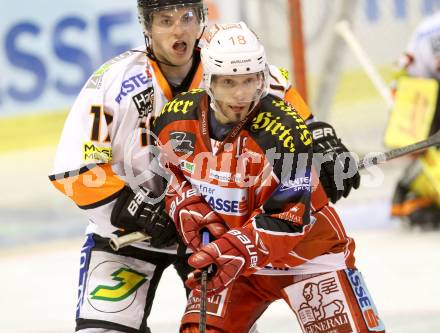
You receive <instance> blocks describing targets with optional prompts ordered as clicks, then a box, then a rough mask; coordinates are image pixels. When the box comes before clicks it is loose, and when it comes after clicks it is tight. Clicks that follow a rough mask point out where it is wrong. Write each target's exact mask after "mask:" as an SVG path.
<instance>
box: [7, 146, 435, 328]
mask: <svg viewBox="0 0 440 333" xmlns="http://www.w3.org/2000/svg"><path fill="white" fill-rule="evenodd" d="M52 155H53V148H51V149H49V148H48V149H42V150H38V151H32V152H28V153H26V152H25V153H23V152H21V153H10V154H3V155H0V165H1V171H2V172H1V174H2V175H3V176H2V179H1V183H2V190H3V191H2V192H3V193H7V194H8V195H6V196H2V198H0V217H1V218H0V265H1V267H2V274H1V275H0V284H1V285H2V286H3V288H2V295H1V297H0V332H8V333H65V332H66V333H67V332H73V329H74V320H73V316H74V310H75V303H76V286H77V274H78V267H79V250H80V248H81V245H82V237H81V234H82V231H83V229H84V227H85V221H84V218H83V217H82V216H81V215H80V213H79V212H78V210H77V209H76V208H75V207H74V205H73V204H71V203H70V202H68V200H66V199H64V198H63V197H62V195H61V194H59V193H57V192H56V191H55V190H53V189H52V188H51V185H50V184H49V182H48V180H47V178H46V175H47V173H49V172H50V164H51V161H52ZM11 161H13V162H12V163H11ZM29 161H36V162H35V163H33V164H32V165H31V167H30V166H29ZM6 162H8V163H6ZM403 164H404V162H392V163H390V164H388V165H387V166H385V167H383V170H384V173H383V181H382V180H380V176H379V178H378V176H375V177H372V176H371V174H370V173H368V172H366V173H364V177H363V180H362V181H363V185H362V188H361V189H360V190H357V191H355V192H354V193H353V194H352V195H351V196H350V198H349V199H344V200H342V201H341V202H340V203H338V205H337V209H338V211H339V212H340V213H341V216H342V219H343V221H344V223H345V224H346V227H347V230H348V233H349V234H350V235H351V236H352V237H354V238H355V240H356V243H357V266H358V268H359V269H360V270H361V271H362V273H363V275H364V277H365V279H366V282H367V285H368V287H369V290H370V292H371V294H372V296H373V298H374V300H375V303H376V306H377V308H378V310H379V312H380V314H381V316H382V319H383V320H384V322H385V325H386V327H387V332H392V333H409V332H417V333H428V332H429V333H437V332H440V282H439V281H440V260H439V258H440V231H431V232H422V231H420V230H407V229H405V228H402V226H401V225H400V223H399V222H398V221H390V220H389V218H388V211H389V197H390V195H391V192H392V186H393V184H394V182H395V179H396V178H397V177H398V176H399V174H400V172H401V169H402V165H403ZM373 183H376V184H373ZM372 185H374V186H372ZM184 305H185V297H184V292H183V289H182V288H181V285H180V282H179V281H178V278H177V275H176V274H175V272H174V271H173V269H172V268H171V269H168V270H167V271H166V272H165V275H164V277H163V280H162V282H161V284H160V286H159V289H158V293H157V299H156V302H155V305H154V307H153V310H152V314H151V316H150V321H149V323H150V326H151V328H152V331H153V332H156V333H157V332H161V333H168V332H177V329H178V321H179V317H180V315H181V314H182V311H183V308H184ZM258 327H259V332H260V333H263V332H277V333H278V332H280V333H284V332H290V333H293V332H300V330H299V327H298V325H297V324H296V320H295V318H294V315H293V314H292V313H291V312H290V310H289V308H288V307H287V305H285V304H284V303H282V302H277V303H274V304H273V305H271V306H270V308H269V310H268V311H267V312H266V313H265V314H264V315H263V316H262V318H261V319H260V320H259V321H258Z"/></svg>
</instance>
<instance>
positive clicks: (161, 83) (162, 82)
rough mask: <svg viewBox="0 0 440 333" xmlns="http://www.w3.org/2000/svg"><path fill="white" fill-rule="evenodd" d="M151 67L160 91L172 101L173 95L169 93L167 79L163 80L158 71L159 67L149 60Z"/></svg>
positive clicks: (160, 72)
mask: <svg viewBox="0 0 440 333" xmlns="http://www.w3.org/2000/svg"><path fill="white" fill-rule="evenodd" d="M150 63H151V66H152V67H153V70H154V75H155V76H156V79H157V83H158V84H159V87H160V88H161V89H162V91H163V93H164V95H165V97H166V98H167V99H168V100H169V101H170V100H172V99H173V93H172V91H171V87H170V85H169V84H168V81H167V79H165V76H163V74H162V71H161V70H160V67H159V65H158V64H157V63H156V62H155V61H153V60H151V59H150Z"/></svg>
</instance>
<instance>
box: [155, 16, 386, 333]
mask: <svg viewBox="0 0 440 333" xmlns="http://www.w3.org/2000/svg"><path fill="white" fill-rule="evenodd" d="M201 58H202V64H203V69H204V82H205V87H206V91H205V90H202V89H195V90H192V91H189V92H186V93H183V94H181V95H178V96H177V97H176V98H175V99H173V100H172V101H171V102H169V103H167V104H166V105H165V107H164V108H163V110H162V112H161V114H160V116H159V117H157V118H156V119H155V121H154V123H153V125H154V126H153V132H154V134H155V135H156V140H157V144H158V146H159V147H160V150H161V152H162V154H161V155H162V156H161V163H162V164H163V165H164V166H166V167H167V168H168V170H169V171H170V172H171V173H172V180H171V182H170V185H169V188H168V192H167V196H166V210H167V212H168V213H169V215H170V216H171V218H172V219H173V220H174V222H175V224H176V227H177V229H178V231H179V233H180V235H181V237H182V239H183V240H184V242H185V243H186V244H187V245H188V246H189V247H190V248H191V249H192V250H193V251H195V253H194V254H193V255H192V256H191V257H190V259H189V263H190V264H191V265H192V266H193V267H194V268H196V270H195V271H194V272H193V273H192V274H190V277H189V279H188V281H187V285H189V286H190V287H191V288H192V289H193V291H192V294H191V295H190V297H189V299H188V303H187V307H186V311H185V314H184V316H183V318H182V322H181V332H184V333H189V332H198V322H199V307H200V305H199V304H200V302H199V301H200V284H199V283H200V282H199V277H200V270H202V269H206V268H207V267H208V266H210V265H213V266H214V270H213V272H212V273H211V274H210V277H209V280H208V295H209V298H208V306H207V311H208V312H207V332H210V333H214V332H217V333H220V332H221V333H224V332H228V333H233V332H234V333H236V332H240V333H245V332H248V331H249V329H250V328H251V326H252V325H253V324H254V323H255V321H256V320H257V319H258V318H259V317H260V316H261V314H262V313H263V312H264V311H265V310H266V309H267V307H268V306H269V305H270V304H271V303H272V302H273V301H275V300H278V299H284V300H285V301H286V302H287V303H288V304H289V306H290V307H291V308H292V310H293V311H294V313H295V314H296V316H297V318H298V321H299V323H300V325H301V327H302V330H303V332H321V331H322V332H324V331H326V332H330V331H332V332H384V330H385V329H384V326H383V323H382V321H381V320H380V319H379V316H378V312H377V310H376V308H375V306H374V303H373V299H372V298H371V296H370V294H369V292H368V289H367V287H366V285H365V282H364V280H363V278H362V275H361V273H360V272H359V271H358V270H357V269H356V267H355V258H354V249H355V245H354V241H353V239H351V238H350V237H348V236H347V234H346V232H345V230H344V227H343V225H342V223H341V221H340V219H339V217H338V214H337V213H336V211H335V210H334V208H332V207H331V206H329V205H328V198H327V196H326V195H325V192H324V190H323V188H322V186H321V184H320V183H319V180H318V177H317V176H316V174H315V169H314V167H312V157H313V144H314V143H313V142H312V133H311V132H310V130H309V128H308V126H307V125H306V124H305V122H304V120H303V119H302V118H301V117H300V115H299V114H300V113H301V112H303V111H304V110H301V109H302V108H303V107H304V104H303V103H293V104H292V103H287V102H285V101H283V100H282V99H280V98H279V97H277V96H274V95H272V94H268V82H269V76H270V74H269V72H268V66H267V63H266V56H265V52H264V48H263V46H262V45H261V44H260V42H259V41H258V39H257V37H256V36H255V34H254V33H253V32H251V31H250V30H249V29H248V27H247V26H246V25H245V24H244V23H243V22H240V23H233V24H223V25H215V26H214V27H213V28H212V29H211V31H210V32H209V34H208V35H207V37H206V45H205V46H204V47H203V48H202V51H201ZM318 140H319V138H318ZM352 167H354V168H356V166H355V165H352ZM222 225H223V226H224V231H222V230H221V229H222ZM205 229H207V230H209V231H211V233H212V231H214V232H215V235H214V236H215V238H217V239H212V241H211V243H209V244H208V245H207V246H204V247H202V246H201V240H200V237H201V236H200V232H201V231H202V230H205ZM226 230H227V231H226ZM221 232H224V234H222V235H221V236H219V234H221Z"/></svg>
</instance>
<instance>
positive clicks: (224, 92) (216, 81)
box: [210, 72, 266, 104]
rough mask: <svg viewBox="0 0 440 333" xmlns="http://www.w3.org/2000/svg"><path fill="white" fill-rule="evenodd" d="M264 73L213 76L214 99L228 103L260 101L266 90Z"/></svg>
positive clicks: (211, 88) (211, 90) (211, 87)
mask: <svg viewBox="0 0 440 333" xmlns="http://www.w3.org/2000/svg"><path fill="white" fill-rule="evenodd" d="M265 81H266V80H265V75H264V72H258V73H251V74H240V75H212V77H211V83H210V92H211V94H212V96H211V97H212V98H213V99H215V100H216V101H220V102H228V103H236V104H243V103H252V102H255V101H257V100H259V99H260V98H261V96H262V94H263V91H264V90H265Z"/></svg>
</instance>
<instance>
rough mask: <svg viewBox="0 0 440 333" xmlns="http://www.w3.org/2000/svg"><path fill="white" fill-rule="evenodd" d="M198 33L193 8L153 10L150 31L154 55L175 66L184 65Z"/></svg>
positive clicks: (190, 55)
mask: <svg viewBox="0 0 440 333" xmlns="http://www.w3.org/2000/svg"><path fill="white" fill-rule="evenodd" d="M200 33H201V27H200V20H199V18H198V16H197V14H196V10H195V9H193V8H186V7H184V8H175V9H169V10H161V11H158V12H155V13H154V14H153V18H152V24H151V31H150V37H151V41H152V48H153V52H154V55H155V56H156V58H158V59H159V60H161V61H164V62H168V63H171V64H173V65H176V66H181V65H185V64H186V63H188V61H189V60H190V59H191V57H192V55H193V52H194V45H195V43H196V40H197V38H199V36H200Z"/></svg>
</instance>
